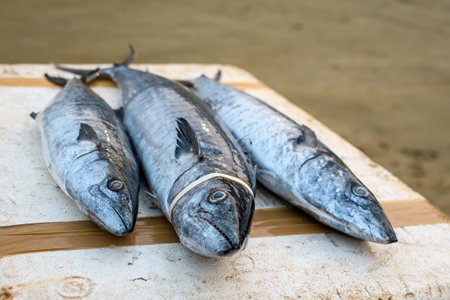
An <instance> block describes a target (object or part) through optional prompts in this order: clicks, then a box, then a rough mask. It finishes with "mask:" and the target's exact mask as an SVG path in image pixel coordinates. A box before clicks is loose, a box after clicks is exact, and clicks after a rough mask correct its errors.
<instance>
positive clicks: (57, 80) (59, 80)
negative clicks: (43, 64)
mask: <svg viewBox="0 0 450 300" xmlns="http://www.w3.org/2000/svg"><path fill="white" fill-rule="evenodd" d="M44 76H45V78H47V80H48V81H50V82H53V83H54V84H57V85H62V86H64V85H65V84H66V83H67V79H65V78H62V77H56V76H50V75H48V74H47V73H45V74H44Z"/></svg>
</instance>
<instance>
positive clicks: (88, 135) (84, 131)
mask: <svg viewBox="0 0 450 300" xmlns="http://www.w3.org/2000/svg"><path fill="white" fill-rule="evenodd" d="M77 141H78V142H83V141H88V142H89V141H90V142H93V143H95V144H97V145H99V146H100V141H99V139H98V136H97V133H96V132H95V130H94V128H92V127H91V126H90V125H88V124H86V123H81V124H80V132H79V133H78V137H77Z"/></svg>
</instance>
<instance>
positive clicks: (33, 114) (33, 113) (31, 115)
mask: <svg viewBox="0 0 450 300" xmlns="http://www.w3.org/2000/svg"><path fill="white" fill-rule="evenodd" d="M37 115H38V113H35V112H34V111H32V112H31V113H30V117H32V118H33V120H36V117H37Z"/></svg>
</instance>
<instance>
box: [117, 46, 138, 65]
mask: <svg viewBox="0 0 450 300" xmlns="http://www.w3.org/2000/svg"><path fill="white" fill-rule="evenodd" d="M128 46H129V48H130V54H129V55H128V56H127V57H126V58H125V59H124V60H123V61H122V62H121V63H114V66H116V67H117V66H124V67H128V66H129V65H130V64H131V63H132V62H134V61H135V60H136V58H137V56H138V55H137V53H136V50H135V49H134V47H133V44H131V43H130V44H129V45H128Z"/></svg>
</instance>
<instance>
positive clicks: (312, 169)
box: [190, 76, 397, 243]
mask: <svg viewBox="0 0 450 300" xmlns="http://www.w3.org/2000/svg"><path fill="white" fill-rule="evenodd" d="M190 85H192V90H193V91H194V92H195V93H196V94H197V95H198V96H199V98H200V99H201V100H203V101H204V102H205V103H207V104H208V105H209V106H210V108H211V109H212V110H213V111H214V113H215V116H216V118H217V119H219V120H220V122H221V123H222V124H223V125H225V126H226V127H227V128H228V130H229V131H230V132H231V133H232V134H233V136H234V137H235V138H236V139H237V140H238V141H239V142H240V144H241V145H242V146H243V148H245V149H246V151H247V152H248V153H249V155H250V158H251V160H252V161H253V163H254V164H255V165H257V178H258V181H260V182H261V183H263V184H264V185H265V186H266V187H267V188H269V189H270V190H272V191H273V192H274V193H276V194H278V195H279V196H281V197H282V198H284V199H286V200H288V201H289V202H290V203H291V204H293V205H295V206H297V207H299V208H301V209H302V210H304V211H305V212H307V213H308V214H310V215H311V216H313V217H314V218H316V219H317V220H318V221H320V222H321V223H324V224H326V225H328V226H330V227H333V228H335V229H337V230H339V231H341V232H344V233H346V234H349V235H351V236H354V237H357V238H360V239H364V240H369V241H373V242H377V243H392V242H396V241H397V238H396V236H395V233H394V231H393V228H392V226H391V224H390V222H389V220H388V219H387V217H386V215H385V213H384V211H383V209H382V207H381V206H380V204H379V202H378V201H377V199H376V198H375V196H374V195H373V194H372V193H371V192H370V191H369V189H368V188H367V187H366V186H364V185H363V184H362V182H361V181H360V180H359V179H358V178H357V177H356V176H355V175H354V174H353V173H352V172H351V170H350V169H349V168H348V167H347V166H346V165H345V164H344V163H343V162H342V160H340V159H339V158H338V157H337V156H336V155H335V154H334V153H333V152H332V151H331V150H330V149H328V148H327V147H326V146H325V145H324V144H323V143H322V142H321V141H320V140H318V139H317V137H316V135H315V133H314V132H313V131H312V130H311V129H309V128H308V127H306V126H304V125H299V124H297V123H296V122H294V121H293V120H291V119H290V118H288V117H287V116H285V115H283V114H282V113H280V112H278V111H277V110H275V109H274V108H272V107H270V106H269V105H267V104H265V103H264V102H262V101H260V100H259V99H257V98H255V97H253V96H251V95H249V94H247V93H244V92H242V91H240V90H238V89H236V88H233V87H231V86H227V85H224V84H221V83H219V82H217V81H216V80H213V79H209V78H207V77H205V76H201V77H199V78H196V79H194V80H192V81H190Z"/></svg>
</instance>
